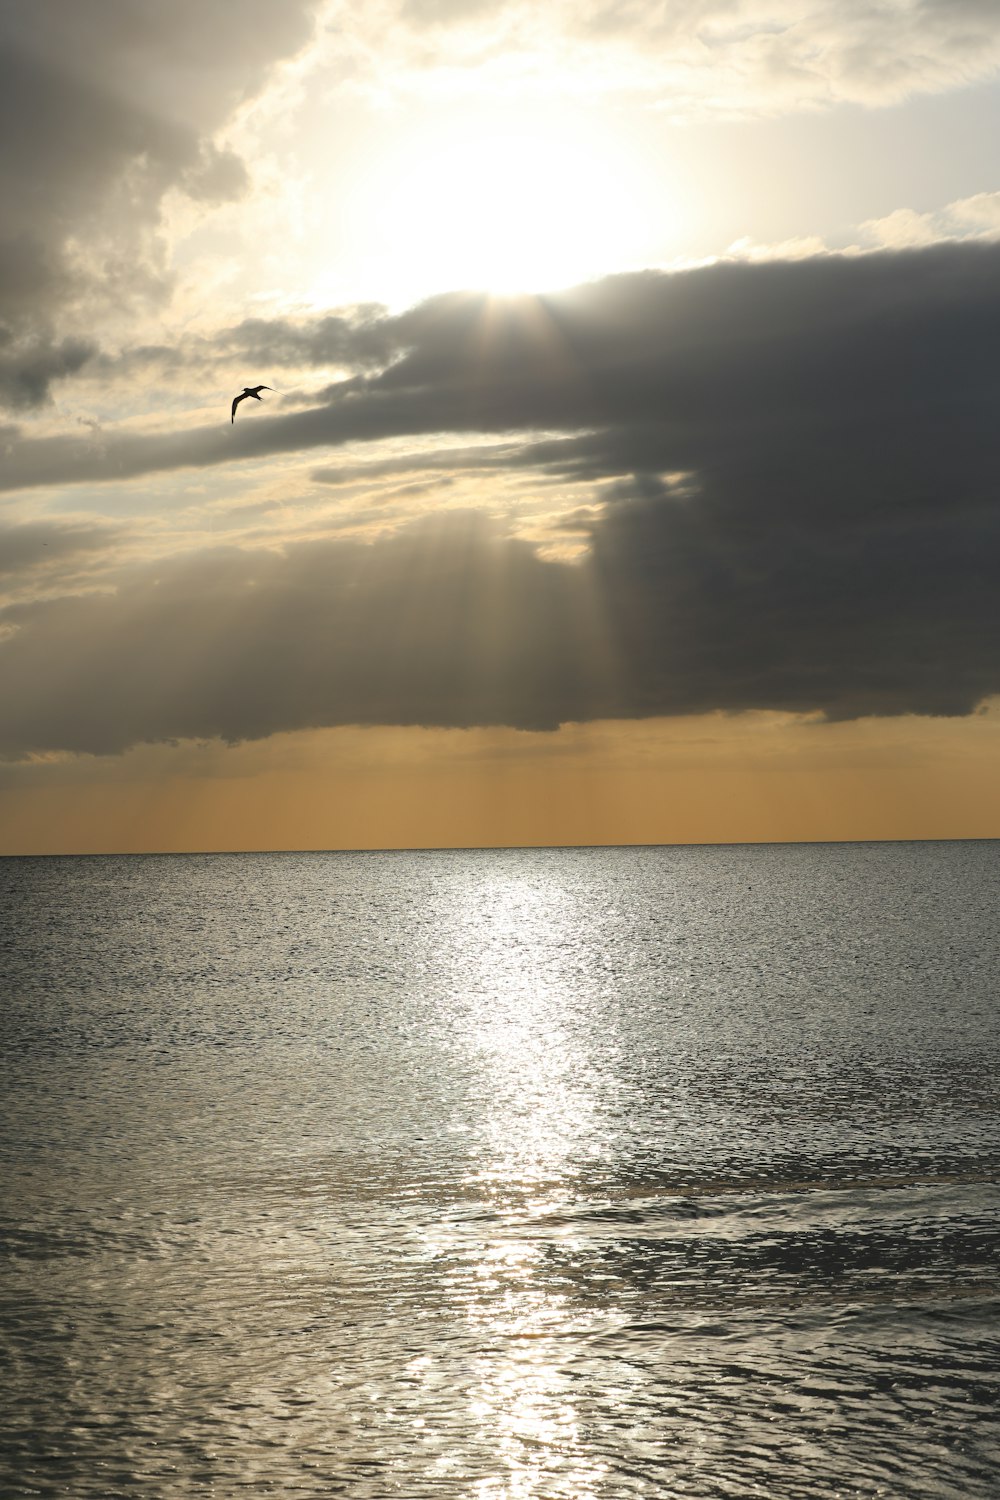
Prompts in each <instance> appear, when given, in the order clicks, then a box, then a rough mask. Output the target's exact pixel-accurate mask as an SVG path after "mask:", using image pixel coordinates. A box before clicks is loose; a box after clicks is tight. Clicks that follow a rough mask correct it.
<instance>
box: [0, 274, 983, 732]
mask: <svg viewBox="0 0 1000 1500" xmlns="http://www.w3.org/2000/svg"><path fill="white" fill-rule="evenodd" d="M380 336H384V337H385V339H386V341H387V347H390V348H391V349H392V350H393V351H395V359H394V361H393V362H391V363H389V364H388V366H387V368H385V369H384V370H382V371H381V372H380V373H377V374H373V375H365V376H357V377H354V378H352V379H349V380H346V381H344V382H343V383H341V384H340V385H337V386H333V387H331V388H330V391H329V392H328V398H327V404H325V405H324V406H322V407H318V408H314V409H312V410H308V411H298V412H294V413H292V414H290V415H280V416H273V417H271V416H267V415H265V414H264V413H263V412H261V413H254V417H255V420H254V421H253V422H246V423H245V424H244V425H243V426H242V427H241V426H240V425H239V423H237V426H236V427H235V429H230V428H229V427H228V426H227V425H226V424H225V423H224V422H222V421H220V426H219V427H218V428H212V429H209V428H204V429H201V430H199V431H197V432H189V433H175V434H169V433H168V434H165V435H162V436H156V437H152V436H144V435H142V434H133V435H129V436H127V437H126V436H119V437H117V438H116V437H114V435H113V434H112V435H109V438H108V445H107V450H106V452H103V453H102V452H101V451H98V450H93V451H91V452H89V453H87V452H86V451H85V445H84V444H77V443H76V441H75V440H70V439H61V440H58V441H57V440H53V441H50V442H44V443H43V442H36V443H34V444H31V443H26V442H21V443H18V442H17V441H14V442H13V443H12V444H11V445H10V450H11V451H10V455H9V457H8V459H7V460H6V462H5V464H4V473H5V475H6V476H7V482H8V483H16V482H18V481H19V480H20V481H21V482H24V481H25V480H28V479H34V480H35V481H36V482H40V481H41V479H42V477H43V476H46V477H47V478H48V479H49V480H50V481H51V480H54V479H68V478H72V477H83V476H84V475H86V476H87V477H90V478H94V479H101V478H105V479H107V478H113V477H115V476H118V475H124V474H140V473H142V472H144V471H146V470H149V469H153V468H157V469H164V468H174V467H181V466H183V465H185V464H188V465H190V464H211V463H218V462H221V461H224V460H225V459H226V458H230V459H231V458H233V457H243V458H250V457H254V456H260V455H264V454H267V453H278V452H290V451H295V450H298V449H311V448H316V447H319V446H335V445H336V444H338V443H341V442H346V441H349V440H351V441H357V440H359V439H366V438H367V439H376V438H388V437H400V436H404V435H407V434H409V435H417V434H429V433H433V432H441V431H447V432H454V433H472V432H479V433H482V432H486V433H496V434H504V435H505V436H504V438H503V441H502V442H501V443H499V444H496V445H493V446H490V447H487V448H485V449H484V450H481V452H480V454H479V455H478V456H477V454H476V450H475V449H474V448H472V447H471V445H469V444H468V443H463V444H461V445H457V444H456V445H455V447H454V450H453V452H452V455H451V458H450V460H448V459H447V458H446V455H442V454H441V453H437V454H433V455H430V456H426V455H422V454H418V455H414V457H413V459H412V462H411V464H410V468H411V469H412V471H413V474H414V477H416V475H417V474H418V473H419V471H421V469H422V468H425V467H426V468H435V467H436V466H438V465H441V464H442V463H444V464H445V469H444V470H443V469H442V468H440V467H438V468H437V472H443V471H446V468H447V465H448V464H449V463H450V465H451V466H452V467H453V468H454V470H455V471H456V472H458V471H460V470H468V469H472V468H476V467H478V468H479V469H480V471H481V481H480V482H481V484H482V486H483V491H484V498H485V499H487V500H488V498H489V487H490V485H491V483H492V473H493V472H494V471H495V470H497V469H501V470H502V469H504V468H506V469H519V470H521V471H523V472H535V473H538V474H539V475H541V476H544V477H545V478H546V479H569V480H573V481H575V482H580V481H584V482H588V481H589V482H590V483H592V485H593V493H594V498H595V499H596V500H599V501H600V502H601V505H602V507H603V508H602V509H601V510H599V512H598V513H597V514H596V515H594V516H590V515H586V514H584V515H577V516H575V517H571V518H567V524H568V525H570V526H572V528H573V529H574V530H575V531H576V532H578V533H579V532H580V531H581V530H582V531H583V532H584V533H588V534H589V544H590V549H589V553H588V556H587V557H586V558H585V559H584V560H583V561H582V562H580V563H577V564H575V565H567V564H561V563H558V562H552V561H545V560H543V559H541V558H539V557H538V556H536V555H535V553H534V552H533V551H532V549H531V548H530V547H529V546H528V544H526V543H525V542H520V541H512V540H510V539H505V538H504V537H503V536H501V535H500V534H499V533H498V532H496V531H495V530H492V529H491V528H490V527H488V526H487V525H486V524H485V523H478V522H475V521H474V520H472V519H470V518H469V517H454V516H451V517H449V516H447V515H445V516H442V517H439V518H436V519H435V520H433V521H429V522H428V523H426V524H425V525H421V526H416V527H411V528H410V529H408V530H405V531H402V532H400V533H399V534H398V535H397V536H395V537H394V538H391V539H383V540H380V541H377V542H374V543H368V544H365V543H361V542H358V541H354V540H351V541H348V540H339V541H336V542H329V541H328V542H323V543H312V544H302V545H300V546H297V547H295V548H290V549H289V550H288V552H287V554H286V555H284V556H278V555H276V554H269V553H250V552H230V553H221V554H211V555H208V554H206V555H204V556H202V557H196V558H193V559H190V560H188V561H187V562H176V563H174V564H171V565H170V567H169V568H167V567H165V568H163V569H161V570H160V571H159V572H158V573H157V574H156V575H155V577H154V576H152V575H149V576H145V577H143V578H138V577H135V578H133V579H132V580H131V581H129V582H127V583H124V584H123V585H122V587H121V589H120V591H119V593H118V594H108V595H107V596H104V597H102V598H88V599H64V600H61V601H49V602H46V603H39V604H38V605H35V606H31V607H27V606H21V607H19V608H18V609H17V610H10V611H8V612H7V614H6V615H5V616H4V617H3V620H2V622H0V623H2V624H4V625H6V626H7V627H15V629H14V631H13V633H11V634H9V635H8V638H7V639H5V640H4V641H3V643H2V645H0V701H3V702H4V704H5V716H4V718H5V727H6V735H7V739H6V741H5V748H6V753H8V754H12V755H13V754H18V753H20V752H22V751H24V750H26V749H31V748H52V747H57V746H58V747H63V748H71V749H105V750H116V749H120V748H122V747H123V746H124V745H126V744H130V743H133V742H135V741H137V740H142V739H147V738H151V739H157V738H171V737H175V736H182V735H199V736H200V735H212V734H220V735H223V736H224V737H227V738H230V739H238V738H241V737H244V736H256V735H265V734H269V733H272V732H274V731H276V730H280V729H294V728H299V727H304V726H306V725H321V724H338V723H406V724H410V723H420V724H428V725H433V724H440V725H461V724H487V723H504V724H510V725H517V726H521V727H536V728H537V727H551V726H553V725H555V724H557V723H559V722H562V721H565V720H574V719H588V718H594V717H605V716H620V717H635V716H647V715H658V714H678V713H692V712H698V711H702V710H710V709H720V708H721V709H726V710H741V709H755V708H759V709H765V708H772V709H786V710H795V711H819V712H822V713H824V714H826V715H828V716H829V717H832V718H847V717H853V716H859V715H865V714H898V713H906V712H915V713H931V714H962V713H968V712H970V711H972V710H973V709H974V708H975V706H976V705H977V704H978V703H979V702H980V701H981V700H982V699H983V698H984V697H986V696H988V695H989V694H992V693H996V692H1000V590H998V583H1000V443H998V429H1000V366H998V361H997V359H996V349H997V347H998V346H1000V342H998V341H1000V247H997V246H990V245H972V246H970V245H964V246H963V245H946V246H940V247H937V248H934V249H931V250H926V251H920V252H911V253H907V254H879V255H871V256H865V257H845V258H838V257H824V258H820V259H816V260H811V261H804V262H797V263H794V264H765V265H736V264H727V265H719V266H715V267H711V268H706V269H702V270H697V271H691V272H687V273H684V274H683V275H673V276H670V275H658V274H653V273H649V274H644V275H637V276H626V277H617V278H614V279H612V280H609V281H605V282H601V283H596V284H594V285H592V286H588V287H584V288H580V289H577V290H576V291H573V292H570V293H566V294H563V295H560V296H554V297H549V298H545V299H517V300H513V301H510V302H505V303H490V302H489V301H487V300H484V299H478V298H474V297H457V296H456V297H447V298H438V299H435V300H434V301H433V302H430V303H427V304H425V305H423V306H422V307H419V308H416V309H414V310H412V311H411V312H409V313H406V314H404V315H402V316H400V317H397V318H391V319H390V318H387V319H385V320H384V326H383V328H382V330H381V335H380ZM366 337H368V334H366ZM401 457H402V456H401V455H399V454H394V455H393V456H392V458H391V459H390V460H389V462H390V463H391V464H393V465H397V466H398V465H399V462H400V458H401ZM379 463H380V464H382V465H383V469H384V461H382V460H379ZM376 467H378V466H376ZM351 469H352V472H351V474H350V477H351V478H355V477H356V471H355V469H354V466H353V463H352V466H351ZM401 472H402V470H401ZM319 473H320V476H321V477H322V478H324V479H328V480H332V481H334V482H336V481H337V480H338V479H339V478H340V477H342V475H343V471H342V470H337V469H336V468H327V469H325V470H321V471H319Z"/></svg>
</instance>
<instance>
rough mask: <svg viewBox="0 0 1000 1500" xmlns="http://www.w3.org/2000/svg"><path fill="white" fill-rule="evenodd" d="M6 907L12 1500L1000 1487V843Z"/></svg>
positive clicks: (459, 858) (315, 875)
mask: <svg viewBox="0 0 1000 1500" xmlns="http://www.w3.org/2000/svg"><path fill="white" fill-rule="evenodd" d="M0 910H2V918H3V920H2V925H0V993H2V1000H3V1004H2V1022H0V1038H2V1078H0V1132H2V1152H3V1180H4V1191H3V1197H2V1201H0V1256H2V1268H3V1269H2V1280H0V1285H2V1310H0V1356H2V1361H3V1377H2V1391H3V1395H2V1398H0V1400H2V1408H0V1493H2V1494H3V1495H4V1496H5V1497H26V1496H58V1497H60V1500H65V1497H91V1496H93V1497H98V1496H99V1497H102V1500H107V1497H138V1496H142V1497H154V1496H155V1497H174V1496H189V1495H190V1496H196V1495H197V1496H206V1495H208V1496H213V1497H230V1496H233V1497H235V1496H249V1495H253V1496H259V1495H276V1496H288V1497H315V1500H321V1497H324V1500H325V1497H327V1496H331V1495H347V1496H352V1497H357V1500H381V1497H401V1500H424V1497H449V1500H451V1497H455V1500H466V1497H468V1500H534V1497H539V1500H542V1497H544V1500H550V1497H551V1500H555V1497H565V1500H598V1497H604V1500H617V1497H640V1496H643V1497H645V1496H656V1497H685V1500H694V1497H698V1500H702V1497H723V1496H725V1497H739V1500H743V1497H750V1496H755V1497H756V1496H760V1497H765V1500H784V1497H789V1500H791V1497H796V1500H797V1497H802V1500H806V1497H808V1500H833V1497H855V1496H865V1497H869V1496H887V1497H891V1500H902V1497H931V1496H934V1497H955V1500H970V1497H972V1500H978V1497H983V1500H986V1497H990V1500H992V1497H995V1496H996V1495H997V1494H1000V1260H998V1251H1000V1217H998V1209H1000V1187H998V1182H1000V1109H998V1106H1000V1022H998V1008H997V986H998V974H1000V921H998V912H1000V844H997V843H992V842H981V843H978V842H977V843H956V844H895V845H888V844H881V845H841V846H830V845H828V846H796V847H787V846H786V847H778V846H771V847H729V848H681V849H613V850H600V849H586V850H569V851H567V850H532V851H492V850H486V851H477V852H469V853H465V852H458V853H399V854H283V855H250V856H248V855H232V856H200V857H176V856H175V857H148V858H103V857H102V858H91V859H70V858H67V859H30V860H29V859H23V860H22V859H7V860H3V861H0Z"/></svg>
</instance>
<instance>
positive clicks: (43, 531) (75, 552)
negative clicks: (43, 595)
mask: <svg viewBox="0 0 1000 1500" xmlns="http://www.w3.org/2000/svg"><path fill="white" fill-rule="evenodd" d="M116 535H117V532H116V530H115V529H114V528H113V527H110V526H107V525H94V524H92V523H90V522H85V521H29V522H23V523H22V524H21V525H14V526H8V525H3V524H0V579H2V580H3V582H4V583H5V584H7V583H9V581H10V579H11V577H12V576H13V575H16V574H21V573H25V572H30V571H32V570H33V569H35V568H37V567H39V566H45V567H51V566H52V565H53V564H57V563H59V562H61V561H63V560H64V559H67V558H72V557H77V556H79V555H80V554H83V553H96V552H100V551H102V550H104V549H105V548H107V547H108V545H109V543H110V542H111V541H112V540H113V539H114V537H115V536H116Z"/></svg>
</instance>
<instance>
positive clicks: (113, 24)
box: [0, 0, 314, 404]
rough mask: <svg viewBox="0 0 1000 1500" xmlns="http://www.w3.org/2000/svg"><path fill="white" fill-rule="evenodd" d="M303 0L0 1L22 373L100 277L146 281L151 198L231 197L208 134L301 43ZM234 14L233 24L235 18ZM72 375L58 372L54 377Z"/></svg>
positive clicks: (151, 275) (3, 128)
mask: <svg viewBox="0 0 1000 1500" xmlns="http://www.w3.org/2000/svg"><path fill="white" fill-rule="evenodd" d="M313 9H314V0H287V3H282V4H281V5H280V6H274V5H269V4H267V3H266V0H241V3H240V6H239V8H238V15H237V13H236V12H235V11H234V7H233V6H231V5H229V4H226V3H225V0H172V3H171V4H169V5H164V4H161V3H159V0H155V3H153V0H88V3H87V4H86V5H67V4H65V3H63V0H31V3H30V4H20V3H17V0H6V3H0V139H2V140H3V142H4V149H3V151H2V152H0V202H2V205H3V210H2V212H3V217H2V221H0V334H6V336H7V338H8V340H13V339H15V338H16V340H17V342H16V345H15V349H16V351H17V354H18V357H19V359H20V360H21V361H22V362H23V365H24V368H25V371H26V373H25V375H24V377H23V378H22V377H21V376H19V374H18V372H17V371H15V372H14V373H13V375H12V376H11V378H10V379H9V380H8V381H3V382H0V403H4V402H6V401H8V400H9V398H10V396H11V393H12V392H13V393H14V396H15V397H16V398H17V399H16V400H15V401H14V402H13V404H25V400H26V397H27V395H28V394H29V393H30V395H31V399H32V400H34V401H35V402H36V403H41V402H42V401H44V400H45V399H46V397H47V394H48V386H47V383H46V382H42V383H41V384H39V383H38V381H37V380H33V379H32V377H31V374H30V369H31V367H32V366H33V365H37V363H38V361H39V359H42V358H43V357H44V354H45V351H46V350H47V349H49V348H51V347H52V346H53V345H60V344H61V343H62V339H61V338H60V336H59V320H60V317H62V316H63V315H64V313H65V311H66V309H67V308H68V307H69V306H70V305H71V304H72V303H73V302H74V300H79V298H80V297H86V296H87V295H88V294H90V293H91V292H93V290H94V289H95V287H97V286H98V285H100V286H101V287H102V288H103V291H104V293H105V294H107V293H108V292H109V291H110V292H111V293H112V294H113V295H115V296H118V297H121V296H124V295H127V294H128V292H129V291H130V290H132V289H133V288H136V287H138V288H143V289H145V290H146V291H148V290H149V288H150V286H151V285H155V283H156V282H157V280H158V279H159V278H160V276H161V272H160V268H159V266H158V265H157V264H156V263H155V260H153V259H151V258H150V256H149V254H148V247H147V246H146V245H145V244H144V242H143V238H142V236H143V235H144V234H145V233H147V232H148V231H149V230H150V229H151V228H153V227H155V224H156V221H157V217H158V213H159V206H160V202H161V199H162V197H163V194H164V193H165V192H166V191H167V190H168V189H169V188H171V187H178V188H180V189H181V190H182V191H184V192H186V193H188V194H189V195H190V196H192V197H195V198H198V199H200V200H210V201H211V200H221V199H225V198H230V197H234V196H238V195H239V194H240V193H241V192H243V191H244V189H245V187H246V182H247V177H246V171H245V168H244V166H243V164H242V162H241V161H240V160H239V158H238V157H236V156H234V155H233V154H232V153H227V152H221V151H219V150H217V149H216V147H215V146H214V145H213V144H212V141H211V134H212V132H213V131H214V130H216V129H217V128H218V126H219V125H220V124H221V123H222V122H223V120H224V119H225V118H226V115H227V113H228V111H229V110H230V109H231V108H232V107H233V106H234V104H236V103H237V102H238V101H239V99H240V97H241V96H242V95H244V94H245V93H246V92H248V91H249V90H251V89H252V88H254V87H255V86H257V85H258V84H259V83H260V81H261V79H262V77H263V75H264V72H265V70H266V68H267V67H268V66H269V65H270V64H271V63H272V62H274V61H275V60H276V59H278V58H280V57H281V56H282V55H284V54H287V52H288V51H290V50H292V49H294V48H295V47H297V46H299V45H300V44H301V43H303V42H304V41H305V40H306V38H307V36H308V33H309V24H310V18H311V14H312V11H313ZM234 20H238V22H239V24H238V25H234V24H233V23H234ZM68 373H72V367H70V366H68V365H67V366H65V367H64V368H62V369H60V370H58V371H54V372H53V377H52V378H54V376H55V375H56V374H62V375H65V374H68Z"/></svg>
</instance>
